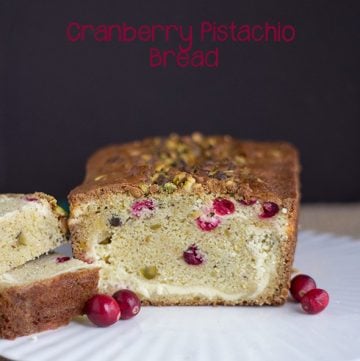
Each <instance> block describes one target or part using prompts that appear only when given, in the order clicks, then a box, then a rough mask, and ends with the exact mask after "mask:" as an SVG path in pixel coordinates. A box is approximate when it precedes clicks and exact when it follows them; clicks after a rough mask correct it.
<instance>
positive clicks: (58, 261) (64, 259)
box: [56, 256, 70, 263]
mask: <svg viewBox="0 0 360 361" xmlns="http://www.w3.org/2000/svg"><path fill="white" fill-rule="evenodd" d="M69 260H70V257H66V256H64V257H57V258H56V263H64V262H67V261H69Z"/></svg>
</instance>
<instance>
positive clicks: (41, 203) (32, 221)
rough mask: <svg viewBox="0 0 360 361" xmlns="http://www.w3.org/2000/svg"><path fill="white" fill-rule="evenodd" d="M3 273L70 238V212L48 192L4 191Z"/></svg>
mask: <svg viewBox="0 0 360 361" xmlns="http://www.w3.org/2000/svg"><path fill="white" fill-rule="evenodd" d="M0 234H1V237H0V250H1V257H0V274H2V273H4V272H6V271H8V270H10V269H11V268H14V267H17V266H20V265H22V264H24V263H25V262H27V261H30V260H32V259H34V258H36V257H39V256H40V255H42V254H44V253H46V252H48V251H50V250H52V249H54V248H56V247H57V246H59V245H60V244H62V243H64V242H66V241H67V223H66V213H65V212H64V210H63V209H62V208H60V207H59V206H57V204H56V200H55V198H53V197H51V196H48V195H46V194H44V193H33V194H26V195H25V194H1V195H0Z"/></svg>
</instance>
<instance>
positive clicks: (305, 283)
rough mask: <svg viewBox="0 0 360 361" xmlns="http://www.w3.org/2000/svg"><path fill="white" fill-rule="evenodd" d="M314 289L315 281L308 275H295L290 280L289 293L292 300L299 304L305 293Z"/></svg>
mask: <svg viewBox="0 0 360 361" xmlns="http://www.w3.org/2000/svg"><path fill="white" fill-rule="evenodd" d="M313 288H316V283H315V281H314V280H313V279H312V278H311V277H310V276H308V275H297V276H295V277H294V278H293V279H292V280H291V285H290V293H291V296H293V298H294V299H295V300H296V301H298V302H300V301H301V299H302V298H303V296H304V295H305V293H307V292H309V291H310V290H312V289H313Z"/></svg>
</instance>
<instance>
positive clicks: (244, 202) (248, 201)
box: [239, 199, 256, 206]
mask: <svg viewBox="0 0 360 361" xmlns="http://www.w3.org/2000/svg"><path fill="white" fill-rule="evenodd" d="M239 203H241V204H242V205H244V206H252V205H253V204H255V203H256V199H241V200H240V201H239Z"/></svg>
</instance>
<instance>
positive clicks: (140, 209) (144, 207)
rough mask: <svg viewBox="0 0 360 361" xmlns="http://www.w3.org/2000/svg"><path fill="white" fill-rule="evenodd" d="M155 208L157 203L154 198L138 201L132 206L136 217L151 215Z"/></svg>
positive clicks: (132, 211)
mask: <svg viewBox="0 0 360 361" xmlns="http://www.w3.org/2000/svg"><path fill="white" fill-rule="evenodd" d="M154 210H155V204H154V201H153V200H152V199H145V200H142V201H137V202H135V203H134V204H133V205H132V206H131V213H132V215H133V216H135V217H140V216H142V215H150V214H151V213H152V212H153V211H154Z"/></svg>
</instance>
